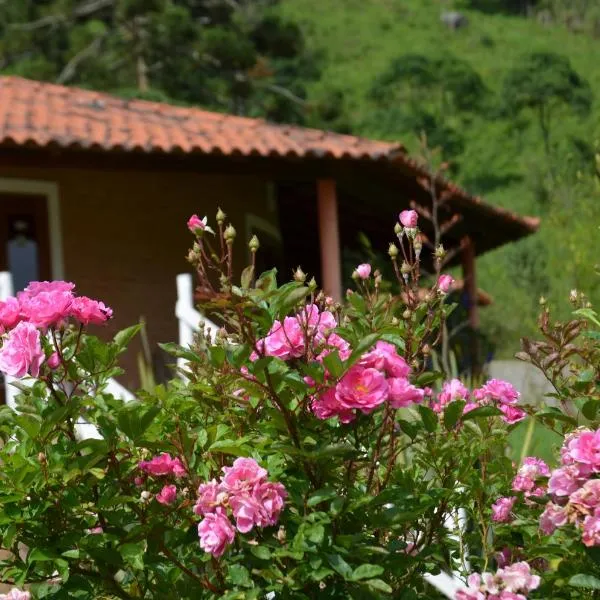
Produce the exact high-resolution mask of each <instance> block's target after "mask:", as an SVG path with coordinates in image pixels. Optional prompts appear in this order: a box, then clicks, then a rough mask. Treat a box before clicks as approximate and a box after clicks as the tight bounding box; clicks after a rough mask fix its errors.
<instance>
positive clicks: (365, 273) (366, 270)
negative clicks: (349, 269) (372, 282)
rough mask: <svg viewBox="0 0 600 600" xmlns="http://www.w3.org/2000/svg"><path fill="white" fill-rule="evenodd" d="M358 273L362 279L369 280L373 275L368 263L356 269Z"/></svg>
mask: <svg viewBox="0 0 600 600" xmlns="http://www.w3.org/2000/svg"><path fill="white" fill-rule="evenodd" d="M356 272H357V273H358V276H359V277H360V278H361V279H369V276H370V275H371V265H370V264H368V263H363V264H362V265H358V267H356Z"/></svg>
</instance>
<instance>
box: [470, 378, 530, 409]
mask: <svg viewBox="0 0 600 600" xmlns="http://www.w3.org/2000/svg"><path fill="white" fill-rule="evenodd" d="M473 396H475V398H477V400H480V401H482V402H486V403H490V402H493V401H496V402H499V403H500V404H510V405H514V404H516V403H517V402H518V401H519V396H520V394H519V392H517V390H515V388H514V387H513V386H512V385H511V384H510V383H508V381H503V380H501V379H490V380H489V381H488V382H487V383H486V384H485V385H484V386H483V387H481V388H479V389H477V390H474V391H473Z"/></svg>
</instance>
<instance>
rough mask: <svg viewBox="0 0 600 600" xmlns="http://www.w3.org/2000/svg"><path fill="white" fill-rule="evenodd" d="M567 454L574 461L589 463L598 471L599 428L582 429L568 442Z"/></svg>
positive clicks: (599, 452) (599, 462)
mask: <svg viewBox="0 0 600 600" xmlns="http://www.w3.org/2000/svg"><path fill="white" fill-rule="evenodd" d="M568 449H569V454H570V456H571V457H572V459H573V460H574V461H575V462H578V463H583V464H584V465H589V466H590V467H592V469H594V471H600V429H599V430H597V431H583V432H582V433H581V434H580V435H578V436H577V437H576V438H575V439H573V440H571V441H570V442H569V444H568Z"/></svg>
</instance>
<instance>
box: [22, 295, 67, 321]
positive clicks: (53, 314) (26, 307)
mask: <svg viewBox="0 0 600 600" xmlns="http://www.w3.org/2000/svg"><path fill="white" fill-rule="evenodd" d="M19 294H22V292H20V293H19ZM19 302H20V304H21V311H22V314H23V317H24V318H25V319H26V320H28V321H29V322H30V323H32V324H33V325H35V326H36V327H40V328H42V329H46V328H48V327H53V326H57V325H60V323H61V322H63V321H65V320H66V319H67V318H68V317H69V314H70V310H71V304H72V303H73V294H72V292H66V291H61V290H54V291H48V292H38V293H37V294H34V295H30V296H23V297H20V298H19Z"/></svg>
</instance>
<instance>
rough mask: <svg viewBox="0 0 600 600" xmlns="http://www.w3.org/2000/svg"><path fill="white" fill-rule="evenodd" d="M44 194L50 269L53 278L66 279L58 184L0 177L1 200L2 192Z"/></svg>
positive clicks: (0, 197) (0, 198) (0, 199)
mask: <svg viewBox="0 0 600 600" xmlns="http://www.w3.org/2000/svg"><path fill="white" fill-rule="evenodd" d="M3 192H5V193H8V194H23V195H35V196H44V197H45V198H46V207H47V209H48V239H49V240H50V269H51V275H52V279H64V276H65V267H64V259H63V247H62V229H61V221H60V200H59V194H58V184H57V183H55V182H54V181H42V180H37V179H17V178H13V177H0V202H1V201H2V193H3Z"/></svg>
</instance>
